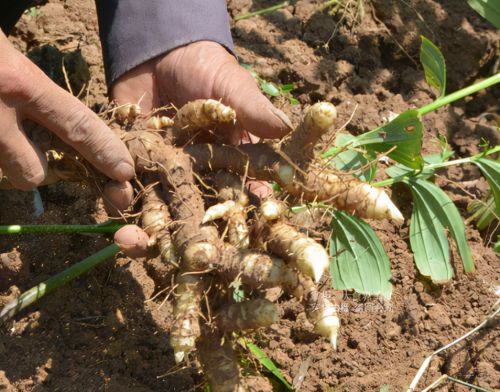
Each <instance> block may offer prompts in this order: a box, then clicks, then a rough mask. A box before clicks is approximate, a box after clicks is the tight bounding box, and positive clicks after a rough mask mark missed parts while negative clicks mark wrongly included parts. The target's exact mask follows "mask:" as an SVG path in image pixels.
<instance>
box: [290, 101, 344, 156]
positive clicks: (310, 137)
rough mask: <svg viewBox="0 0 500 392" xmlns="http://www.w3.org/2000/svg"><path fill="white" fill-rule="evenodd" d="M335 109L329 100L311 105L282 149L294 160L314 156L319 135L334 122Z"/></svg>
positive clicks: (335, 116)
mask: <svg viewBox="0 0 500 392" xmlns="http://www.w3.org/2000/svg"><path fill="white" fill-rule="evenodd" d="M336 118H337V110H336V109H335V106H333V105H332V104H331V103H329V102H318V103H316V104H314V105H313V106H311V107H310V108H309V110H308V111H307V113H306V114H305V116H304V118H303V119H302V122H301V123H300V124H299V126H298V127H297V128H296V129H295V130H294V131H293V132H292V134H291V135H290V139H288V140H287V141H286V142H285V143H284V144H283V147H282V151H283V152H284V153H285V154H286V155H287V156H288V157H290V158H291V159H293V160H294V161H296V162H302V161H305V160H309V159H311V158H314V154H313V149H314V146H315V145H316V143H317V142H318V141H319V139H320V138H321V136H322V135H323V134H325V133H326V132H327V131H328V130H329V129H330V128H331V127H332V126H333V124H334V122H335V119H336Z"/></svg>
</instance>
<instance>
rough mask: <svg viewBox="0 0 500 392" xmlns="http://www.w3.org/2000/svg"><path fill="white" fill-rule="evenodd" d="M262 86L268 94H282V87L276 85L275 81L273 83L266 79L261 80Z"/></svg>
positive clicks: (274, 95) (275, 95)
mask: <svg viewBox="0 0 500 392" xmlns="http://www.w3.org/2000/svg"><path fill="white" fill-rule="evenodd" d="M260 88H261V90H262V91H264V92H265V93H266V94H268V95H270V96H272V97H277V96H279V95H280V94H281V93H280V89H279V88H278V87H276V85H275V84H274V83H271V82H266V81H264V80H263V81H261V83H260Z"/></svg>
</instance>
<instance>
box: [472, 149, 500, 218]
mask: <svg viewBox="0 0 500 392" xmlns="http://www.w3.org/2000/svg"><path fill="white" fill-rule="evenodd" d="M474 163H475V164H476V165H477V166H478V167H479V169H480V170H481V173H483V176H484V177H485V178H486V180H487V181H488V184H489V185H490V188H491V193H492V194H493V198H494V199H495V206H496V207H495V210H496V214H497V216H500V162H497V161H493V160H491V159H487V158H480V159H478V160H475V161H474Z"/></svg>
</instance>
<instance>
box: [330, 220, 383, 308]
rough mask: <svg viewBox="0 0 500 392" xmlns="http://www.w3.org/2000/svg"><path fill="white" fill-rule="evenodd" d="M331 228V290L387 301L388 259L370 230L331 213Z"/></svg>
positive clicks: (358, 221) (365, 226) (355, 221)
mask: <svg viewBox="0 0 500 392" xmlns="http://www.w3.org/2000/svg"><path fill="white" fill-rule="evenodd" d="M331 227H332V237H331V239H330V256H332V258H333V261H332V262H331V264H330V274H331V276H332V281H333V287H334V288H335V289H338V290H348V289H354V290H356V291H357V292H358V293H361V294H367V295H383V296H384V297H386V298H388V299H389V298H390V297H391V294H392V285H391V282H390V279H391V270H390V263H389V257H388V256H387V254H386V253H385V250H384V248H383V246H382V243H381V242H380V240H379V239H378V237H377V235H376V234H375V232H374V231H373V229H372V228H371V227H370V226H369V225H368V224H367V223H366V222H364V221H363V220H361V219H359V218H356V217H354V216H352V215H350V214H348V213H346V212H343V211H334V212H333V217H332V222H331Z"/></svg>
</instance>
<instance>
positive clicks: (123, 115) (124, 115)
mask: <svg viewBox="0 0 500 392" xmlns="http://www.w3.org/2000/svg"><path fill="white" fill-rule="evenodd" d="M140 115H141V107H140V106H139V105H138V104H136V103H126V104H124V105H120V106H118V107H117V108H116V109H115V110H114V116H115V120H116V122H117V123H118V124H121V125H125V124H126V123H133V122H134V121H135V119H136V118H137V117H138V116H140Z"/></svg>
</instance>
